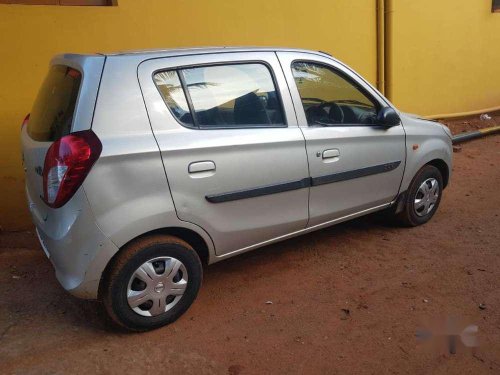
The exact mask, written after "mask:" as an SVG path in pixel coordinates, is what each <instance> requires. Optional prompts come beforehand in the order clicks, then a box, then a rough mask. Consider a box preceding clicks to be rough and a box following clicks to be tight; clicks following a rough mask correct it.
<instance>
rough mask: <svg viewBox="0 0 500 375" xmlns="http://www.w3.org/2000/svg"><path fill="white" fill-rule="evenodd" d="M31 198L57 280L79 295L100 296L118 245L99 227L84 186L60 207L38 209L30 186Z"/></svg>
mask: <svg viewBox="0 0 500 375" xmlns="http://www.w3.org/2000/svg"><path fill="white" fill-rule="evenodd" d="M27 197H28V202H29V207H30V211H31V215H32V219H33V222H34V224H35V226H36V232H37V235H38V238H39V240H40V244H41V246H42V248H43V250H44V252H45V254H46V255H47V257H48V258H49V259H50V261H51V263H52V265H53V266H54V269H55V272H56V277H57V280H58V281H59V282H60V283H61V285H62V286H63V288H64V289H66V290H67V291H68V292H70V293H71V294H73V295H74V296H76V297H79V298H85V299H96V298H97V296H98V289H99V282H100V280H101V275H102V272H103V271H104V269H105V267H106V264H107V263H108V261H109V259H110V258H111V256H112V255H113V254H115V253H116V252H117V251H118V248H117V247H116V246H115V245H114V244H113V242H112V241H111V240H110V239H109V238H107V237H106V236H105V235H104V234H103V233H102V232H101V230H100V229H99V227H98V226H97V224H96V222H95V220H94V216H93V214H92V211H91V208H90V206H89V204H88V201H87V198H86V196H85V193H84V191H83V189H82V188H80V189H79V190H78V191H77V192H76V194H75V195H74V196H73V198H71V200H70V201H69V202H68V203H67V204H66V205H65V206H63V207H61V208H59V209H47V207H40V208H38V207H37V206H36V204H35V203H33V200H32V199H31V197H30V194H29V189H27ZM41 212H43V215H42V214H41Z"/></svg>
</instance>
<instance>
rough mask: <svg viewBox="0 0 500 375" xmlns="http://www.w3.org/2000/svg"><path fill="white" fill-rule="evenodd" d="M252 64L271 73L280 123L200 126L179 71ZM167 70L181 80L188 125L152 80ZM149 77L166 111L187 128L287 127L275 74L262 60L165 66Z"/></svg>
mask: <svg viewBox="0 0 500 375" xmlns="http://www.w3.org/2000/svg"><path fill="white" fill-rule="evenodd" d="M252 64H260V65H264V66H265V67H266V68H267V70H268V71H269V73H270V75H271V80H272V82H273V85H274V90H275V92H276V99H277V100H278V105H279V110H280V111H281V118H282V120H283V123H282V124H270V125H264V124H262V125H257V124H247V125H221V126H206V125H202V126H200V125H199V123H198V120H197V119H196V111H195V110H194V107H193V102H192V100H191V95H190V94H189V90H188V89H187V85H186V82H185V79H184V76H183V74H182V73H181V71H182V70H187V69H195V68H209V67H215V66H227V65H252ZM167 71H175V72H176V73H177V75H178V77H179V81H180V82H181V86H182V90H183V92H184V95H185V96H186V101H187V104H188V107H189V111H190V113H191V117H192V119H193V125H192V126H190V125H189V124H185V123H183V122H181V121H180V120H179V119H178V118H177V116H175V114H174V113H173V112H172V110H171V109H170V107H169V106H168V105H167V103H165V100H164V98H163V95H162V93H161V91H160V89H159V88H158V86H157V85H156V82H155V81H154V76H155V75H156V74H157V73H162V72H167ZM151 79H152V80H153V84H154V86H155V87H156V89H157V90H158V92H159V94H160V96H161V98H162V99H163V104H165V106H166V107H167V108H168V111H169V112H170V114H171V115H172V117H174V118H175V120H176V121H177V122H178V123H179V124H180V125H182V126H183V127H185V128H187V129H194V130H221V129H268V128H287V127H288V120H287V117H286V112H285V106H284V104H283V99H282V97H281V93H280V87H279V86H278V81H277V79H276V75H275V73H274V70H273V68H272V66H271V65H270V64H269V63H268V62H267V61H263V60H244V61H241V60H236V61H221V62H216V63H201V64H188V65H181V66H176V67H172V68H167V69H156V70H154V71H153V72H152V74H151Z"/></svg>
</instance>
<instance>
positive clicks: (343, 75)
mask: <svg viewBox="0 0 500 375" xmlns="http://www.w3.org/2000/svg"><path fill="white" fill-rule="evenodd" d="M296 63H308V64H315V65H319V66H322V67H324V68H326V69H329V70H331V71H333V73H334V74H337V75H338V76H340V77H341V78H343V79H345V80H346V81H347V82H348V83H350V84H351V85H353V86H354V87H355V88H357V89H358V90H359V91H360V92H361V93H362V94H363V95H365V96H366V98H367V99H368V100H369V101H371V102H372V104H373V105H374V106H375V109H376V111H377V114H378V113H379V112H380V110H381V109H382V108H384V107H385V106H384V105H383V104H382V103H381V102H380V100H378V99H377V98H376V97H375V96H374V95H372V94H371V93H370V92H369V91H368V90H367V89H366V88H365V87H363V85H362V84H361V83H359V82H358V81H357V80H356V79H354V78H353V77H351V76H350V75H349V74H348V73H346V72H343V71H342V70H340V69H338V68H336V67H335V66H332V65H330V64H327V63H324V62H322V61H317V60H307V59H295V60H292V62H291V63H290V71H291V74H292V78H293V84H294V85H295V88H296V89H297V93H298V94H299V97H300V104H301V105H302V111H303V112H304V117H305V119H306V121H307V116H306V114H305V112H306V111H305V109H304V104H303V102H302V95H301V94H300V90H299V87H298V85H297V83H296V82H295V77H294V76H293V65H294V64H296ZM307 126H308V127H327V128H329V127H346V126H369V127H383V125H378V124H359V123H346V124H331V125H319V124H316V125H314V124H313V125H311V124H309V122H307Z"/></svg>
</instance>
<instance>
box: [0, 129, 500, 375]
mask: <svg viewBox="0 0 500 375" xmlns="http://www.w3.org/2000/svg"><path fill="white" fill-rule="evenodd" d="M457 121H458V122H460V121H467V120H457ZM463 125H464V124H459V123H458V124H455V122H452V123H451V125H450V126H451V128H452V129H453V130H454V131H455V132H457V131H460V130H459V128H460V126H463ZM481 125H482V124H481ZM488 126H493V124H492V123H491V122H489V124H488ZM454 155H455V167H454V175H453V177H452V180H451V184H450V186H449V187H448V188H447V189H446V190H445V192H444V197H443V200H442V202H441V206H440V209H439V211H438V212H437V214H436V215H435V217H434V218H433V220H432V221H431V222H430V223H428V224H426V225H424V226H421V227H418V228H412V229H408V228H397V227H392V226H389V225H387V224H385V223H384V221H383V220H381V219H380V217H379V216H376V215H372V216H369V217H365V218H361V219H358V220H354V221H351V222H348V223H344V224H341V225H338V226H335V227H331V228H328V229H324V230H321V231H318V232H315V233H312V234H308V235H305V236H302V237H298V238H295V239H292V240H288V241H285V242H282V243H279V244H275V245H272V246H268V247H265V248H262V249H260V250H256V251H254V252H252V253H248V254H244V255H242V256H239V257H236V258H233V259H230V260H227V261H224V262H221V263H219V264H216V265H213V266H210V267H208V268H206V270H205V280H204V285H203V287H202V289H201V292H200V295H199V297H198V299H197V301H196V302H195V303H194V304H193V306H192V307H191V308H190V310H189V311H188V312H187V313H186V314H185V315H184V316H183V317H181V318H180V319H179V320H178V321H177V322H176V323H174V324H173V325H171V326H168V327H165V328H162V329H159V330H156V331H153V332H149V333H143V334H126V333H122V332H120V331H117V330H116V329H114V328H112V327H111V326H110V325H109V324H108V323H107V321H106V319H105V318H104V315H103V313H102V310H101V306H100V305H99V304H98V303H96V302H88V301H80V300H77V299H75V298H73V297H71V296H70V295H69V294H67V293H66V292H65V291H64V290H63V289H62V288H61V287H60V286H59V285H58V283H57V281H56V279H55V276H54V274H53V270H52V267H51V265H50V263H49V261H48V260H47V259H46V258H45V255H44V254H43V252H42V250H41V249H40V247H39V245H38V244H37V241H36V238H35V236H34V235H33V233H26V232H23V233H3V234H1V235H0V373H2V374H10V373H17V374H46V373H80V374H86V373H100V374H106V373H143V372H148V373H153V372H155V373H183V374H184V373H187V374H212V373H216V374H264V373H266V374H267V373H272V374H276V373H313V374H318V373H328V374H334V373H339V374H354V373H361V374H380V373H397V374H400V373H404V374H424V373H431V372H432V373H436V374H450V373H470V374H479V373H485V374H498V373H500V293H499V282H500V216H499V215H500V208H499V207H500V194H499V189H500V167H499V164H500V136H499V135H495V136H490V137H487V138H484V139H480V140H476V141H472V142H470V143H465V144H463V145H462V149H461V151H460V152H458V153H455V154H454ZM266 301H272V302H273V303H272V304H266ZM480 304H484V305H485V307H486V308H485V309H480V308H479V305H480ZM342 309H345V310H346V311H349V313H348V314H347V313H346V312H344V311H343V310H342ZM443 316H455V317H457V318H459V319H461V320H463V321H464V322H466V323H467V324H476V325H478V327H479V339H480V346H479V347H478V348H477V349H475V350H474V351H472V350H471V349H467V348H464V347H461V346H459V347H458V349H457V354H455V355H451V354H448V353H447V352H446V351H444V350H438V349H437V348H435V347H433V346H431V345H430V344H428V343H427V342H419V341H418V340H417V339H416V337H415V334H416V332H417V330H418V329H419V328H425V322H426V321H427V320H433V319H437V318H439V317H443Z"/></svg>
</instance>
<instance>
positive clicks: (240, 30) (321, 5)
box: [0, 0, 376, 230]
mask: <svg viewBox="0 0 500 375" xmlns="http://www.w3.org/2000/svg"><path fill="white" fill-rule="evenodd" d="M375 6H376V5H375V0H356V1H352V0H335V1H331V0H310V1H303V0H299V1H297V0H294V1H291V0H288V1H286V2H285V1H279V0H252V1H247V0H231V1H228V0H210V1H208V0H168V1H167V0H147V1H146V0H118V6H116V7H63V6H30V5H2V4H0V225H1V226H2V227H3V228H4V229H7V230H13V229H21V228H26V227H28V226H29V217H28V213H27V209H26V207H25V206H26V204H25V201H24V191H23V181H22V178H23V172H22V169H21V161H20V149H19V129H20V124H21V121H22V119H23V118H24V116H25V115H26V114H27V113H28V112H29V111H30V109H31V104H32V102H33V100H34V97H35V95H36V92H37V90H38V87H39V86H40V84H41V81H42V79H43V77H44V75H45V72H46V69H47V64H48V62H49V60H50V58H51V57H52V56H53V55H54V54H57V53H62V52H76V53H89V52H98V51H116V50H126V49H142V48H169V47H179V46H204V45H259V46H269V45H279V46H289V47H299V48H308V49H318V50H323V51H328V52H330V53H332V54H333V55H335V56H336V57H338V58H340V59H341V60H343V61H345V62H346V63H348V64H349V65H351V66H352V67H354V68H355V69H356V70H358V71H359V72H360V73H361V74H363V75H364V76H365V77H366V78H367V79H369V80H370V81H371V82H375V80H376V33H375V29H376V17H375V14H376V9H375Z"/></svg>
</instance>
